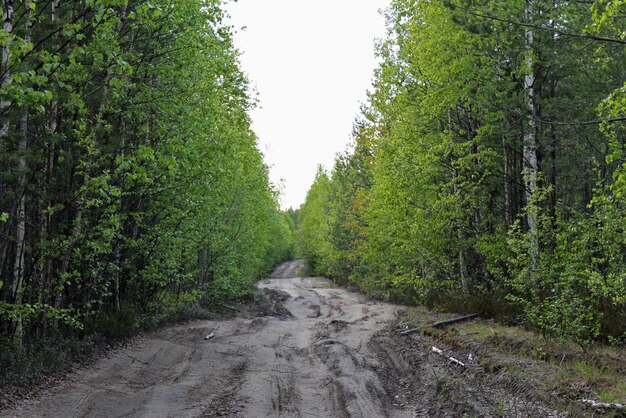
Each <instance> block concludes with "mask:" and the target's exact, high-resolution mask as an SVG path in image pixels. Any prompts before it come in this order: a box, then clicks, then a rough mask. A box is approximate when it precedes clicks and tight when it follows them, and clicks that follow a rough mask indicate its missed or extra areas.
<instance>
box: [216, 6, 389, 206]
mask: <svg viewBox="0 0 626 418" xmlns="http://www.w3.org/2000/svg"><path fill="white" fill-rule="evenodd" d="M389 3H390V0H238V1H237V2H235V3H234V2H230V3H228V4H227V5H226V10H227V12H228V13H229V14H230V15H231V18H230V19H229V20H227V23H228V24H230V25H232V26H233V27H234V29H235V31H236V34H235V46H236V47H237V48H238V49H239V50H240V51H241V52H242V56H241V64H242V68H243V71H244V72H245V73H246V74H247V75H248V77H249V78H250V81H251V86H252V87H253V88H254V89H256V90H257V91H258V93H259V99H260V106H259V107H258V108H257V109H255V110H254V111H253V112H252V113H251V116H252V121H253V124H252V129H253V130H254V131H255V132H256V134H257V135H258V137H259V142H260V144H259V145H260V148H261V151H262V152H263V153H264V154H265V162H266V163H267V164H268V165H269V166H270V170H271V171H270V177H271V180H272V182H273V183H275V184H281V183H282V184H283V186H284V188H283V193H282V196H281V204H282V207H283V208H284V209H286V208H289V207H293V208H294V209H295V208H298V207H299V206H300V205H301V204H302V203H303V202H304V199H305V197H306V192H307V190H308V188H309V187H310V185H311V183H312V182H313V179H314V178H315V172H316V170H317V165H318V164H322V165H323V166H324V167H326V168H327V169H331V168H332V166H333V163H334V159H335V155H336V154H337V153H338V152H341V151H344V150H345V149H346V147H347V144H348V143H349V142H350V134H351V132H352V123H353V122H354V118H355V117H356V116H357V115H358V114H359V106H360V104H361V103H363V102H365V101H366V99H367V96H366V91H367V90H368V89H370V87H371V83H372V77H373V71H374V68H375V67H376V64H377V61H376V59H375V57H374V41H375V38H383V37H384V34H385V22H384V18H383V16H382V15H381V14H380V13H379V10H381V9H384V8H386V7H388V6H389ZM242 27H245V28H244V29H243V30H241V29H242Z"/></svg>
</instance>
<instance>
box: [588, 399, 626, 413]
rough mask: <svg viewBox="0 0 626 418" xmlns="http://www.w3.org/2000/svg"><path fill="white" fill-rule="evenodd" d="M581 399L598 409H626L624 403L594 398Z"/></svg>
mask: <svg viewBox="0 0 626 418" xmlns="http://www.w3.org/2000/svg"><path fill="white" fill-rule="evenodd" d="M580 401H581V402H582V403H586V404H587V405H591V406H592V407H594V408H597V409H619V410H620V411H624V410H626V405H622V404H620V403H604V402H596V401H594V400H593V399H581V400H580Z"/></svg>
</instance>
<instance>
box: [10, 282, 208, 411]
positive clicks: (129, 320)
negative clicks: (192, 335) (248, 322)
mask: <svg viewBox="0 0 626 418" xmlns="http://www.w3.org/2000/svg"><path fill="white" fill-rule="evenodd" d="M197 299H198V298H197V297H196V295H182V296H181V295H172V294H171V293H163V294H161V295H158V297H156V298H155V299H154V301H153V302H151V303H148V304H146V306H144V307H143V308H142V307H140V306H138V305H123V306H122V307H121V309H120V311H119V312H111V313H106V314H100V315H98V316H94V317H92V318H90V319H87V320H85V323H84V329H83V331H82V332H77V331H76V330H70V329H68V330H65V332H61V333H59V335H58V336H56V337H47V338H34V337H33V338H26V339H25V340H24V342H23V343H22V344H21V345H17V344H15V343H14V341H13V340H12V339H11V338H3V339H0V371H1V372H0V406H2V405H3V404H6V402H7V401H8V398H13V397H14V396H15V395H16V394H18V393H20V392H27V391H28V388H29V387H32V386H34V385H37V384H38V383H40V382H43V381H44V380H45V379H46V378H51V377H58V376H61V375H63V374H64V373H66V372H68V371H69V370H70V369H71V368H72V367H73V366H74V365H76V364H80V363H82V362H84V361H86V360H88V359H90V358H92V357H93V355H94V354H95V353H96V351H97V350H107V349H109V348H110V347H112V346H113V345H115V344H118V343H120V342H123V341H124V340H127V339H128V338H130V337H133V336H135V335H137V334H138V333H140V332H142V331H149V330H154V329H157V328H160V327H163V326H166V325H170V324H174V323H180V322H185V321H190V320H195V319H215V318H216V314H215V313H214V312H212V311H210V310H209V309H207V308H206V307H203V306H201V305H200V304H199V303H198V302H197Z"/></svg>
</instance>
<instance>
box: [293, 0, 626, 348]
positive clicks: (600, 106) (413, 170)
mask: <svg viewBox="0 0 626 418" xmlns="http://www.w3.org/2000/svg"><path fill="white" fill-rule="evenodd" d="M625 14H626V1H624V0H613V1H609V0H596V1H567V0H505V1H503V0H498V1H495V0H478V1H476V0H430V1H427V0H393V1H392V5H391V7H390V8H389V9H388V10H387V11H386V19H387V37H386V39H384V40H381V41H380V43H379V44H378V45H377V54H378V56H379V58H380V66H379V67H378V69H377V70H376V73H375V75H374V84H373V87H372V89H371V91H370V92H369V96H368V97H369V99H368V102H367V103H365V104H364V105H363V106H362V112H361V114H360V115H359V116H358V117H357V119H356V121H355V123H354V129H353V135H352V139H353V145H352V146H351V147H350V149H349V150H348V151H346V152H344V153H342V154H340V155H338V156H337V158H336V161H335V165H334V167H332V169H331V170H330V171H326V170H325V169H323V168H322V167H320V169H319V171H318V173H317V176H316V179H315V182H314V183H313V185H312V186H311V188H310V189H309V191H308V194H307V198H306V202H305V204H304V205H303V206H302V207H301V209H300V213H299V226H298V234H299V246H300V250H301V252H302V254H303V257H304V258H305V259H306V260H307V262H308V265H309V268H310V269H311V270H312V271H313V272H314V273H315V274H319V275H324V276H327V277H332V278H333V279H335V280H337V281H340V282H343V283H350V284H353V285H356V286H358V287H359V288H360V289H361V290H363V291H365V292H367V293H369V294H371V295H374V296H376V297H379V298H382V299H386V300H393V301H399V302H404V303H409V304H426V305H427V306H430V307H436V308H438V309H444V310H450V311H456V312H468V313H478V314H480V315H481V316H483V317H490V318H496V319H498V320H501V321H503V322H505V323H511V324H521V325H524V326H526V327H528V328H532V329H535V330H538V331H540V332H541V333H543V334H544V335H546V336H552V337H557V338H567V339H571V340H574V341H576V342H577V343H578V344H580V345H581V346H583V347H585V346H587V345H588V344H590V343H591V342H593V341H605V342H609V343H613V344H623V343H624V341H625V340H626V233H625V232H626V193H625V192H626V153H625V151H626V142H625V141H626V137H625V134H626V130H625V128H626V125H625V124H624V122H625V121H626V116H625V112H626V84H625V83H624V82H625V80H626V65H625V64H626V54H625V52H626V51H625V49H624V47H625V45H626V32H625V31H624V30H625V29H624V28H625V26H624V25H625V23H626V20H625Z"/></svg>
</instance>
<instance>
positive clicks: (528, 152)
mask: <svg viewBox="0 0 626 418" xmlns="http://www.w3.org/2000/svg"><path fill="white" fill-rule="evenodd" d="M532 14H533V0H528V3H527V6H526V10H525V15H526V22H527V23H531V22H532ZM525 35H526V36H525V47H526V48H525V49H526V62H525V64H526V71H525V73H526V74H525V76H524V92H525V95H526V106H527V109H526V110H527V116H526V128H525V129H524V150H523V154H524V183H525V186H526V187H525V189H526V205H527V215H526V220H527V223H528V234H529V236H530V239H531V248H530V258H531V262H532V269H533V270H535V269H536V268H537V261H538V260H537V258H538V256H539V237H538V234H537V209H536V206H535V204H534V202H533V197H534V194H535V191H536V189H537V175H538V173H539V166H538V162H537V108H536V105H535V89H534V85H535V69H534V43H535V40H534V38H535V32H534V30H533V29H532V28H531V27H530V26H528V27H526V31H525Z"/></svg>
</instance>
